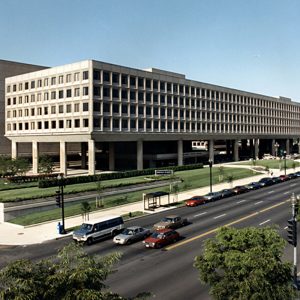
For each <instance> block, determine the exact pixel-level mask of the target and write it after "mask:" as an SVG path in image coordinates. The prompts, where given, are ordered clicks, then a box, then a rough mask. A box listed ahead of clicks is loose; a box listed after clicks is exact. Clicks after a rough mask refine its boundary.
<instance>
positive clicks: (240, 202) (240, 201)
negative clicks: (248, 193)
mask: <svg viewBox="0 0 300 300" xmlns="http://www.w3.org/2000/svg"><path fill="white" fill-rule="evenodd" d="M245 201H246V200H241V201H238V202H237V203H236V204H239V203H242V202H245Z"/></svg>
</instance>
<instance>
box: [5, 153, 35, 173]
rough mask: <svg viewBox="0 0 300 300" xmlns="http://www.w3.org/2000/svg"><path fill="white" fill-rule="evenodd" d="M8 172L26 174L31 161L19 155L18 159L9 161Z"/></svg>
mask: <svg viewBox="0 0 300 300" xmlns="http://www.w3.org/2000/svg"><path fill="white" fill-rule="evenodd" d="M7 170H8V172H9V173H10V174H11V175H13V176H14V175H24V174H25V173H26V172H28V171H29V170H30V164H29V161H28V160H27V159H25V158H22V157H17V158H16V159H11V160H9V161H8V168H7Z"/></svg>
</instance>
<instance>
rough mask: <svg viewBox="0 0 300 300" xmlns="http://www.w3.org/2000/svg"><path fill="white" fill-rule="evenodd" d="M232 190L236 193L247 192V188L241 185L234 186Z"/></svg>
mask: <svg viewBox="0 0 300 300" xmlns="http://www.w3.org/2000/svg"><path fill="white" fill-rule="evenodd" d="M232 190H233V191H234V192H235V193H236V195H239V194H243V193H247V192H248V189H247V188H246V187H245V186H243V185H238V186H235V187H234V188H233V189H232Z"/></svg>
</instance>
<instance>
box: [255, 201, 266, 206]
mask: <svg viewBox="0 0 300 300" xmlns="http://www.w3.org/2000/svg"><path fill="white" fill-rule="evenodd" d="M262 202H264V201H258V202H255V203H254V205H257V204H259V203H262Z"/></svg>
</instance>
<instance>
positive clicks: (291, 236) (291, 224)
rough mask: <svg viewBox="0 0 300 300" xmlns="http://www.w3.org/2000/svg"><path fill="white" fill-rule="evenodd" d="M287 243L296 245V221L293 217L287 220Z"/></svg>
mask: <svg viewBox="0 0 300 300" xmlns="http://www.w3.org/2000/svg"><path fill="white" fill-rule="evenodd" d="M287 232H288V243H289V244H291V245H293V246H294V247H296V246H297V222H296V220H294V219H290V220H288V229H287Z"/></svg>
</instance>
